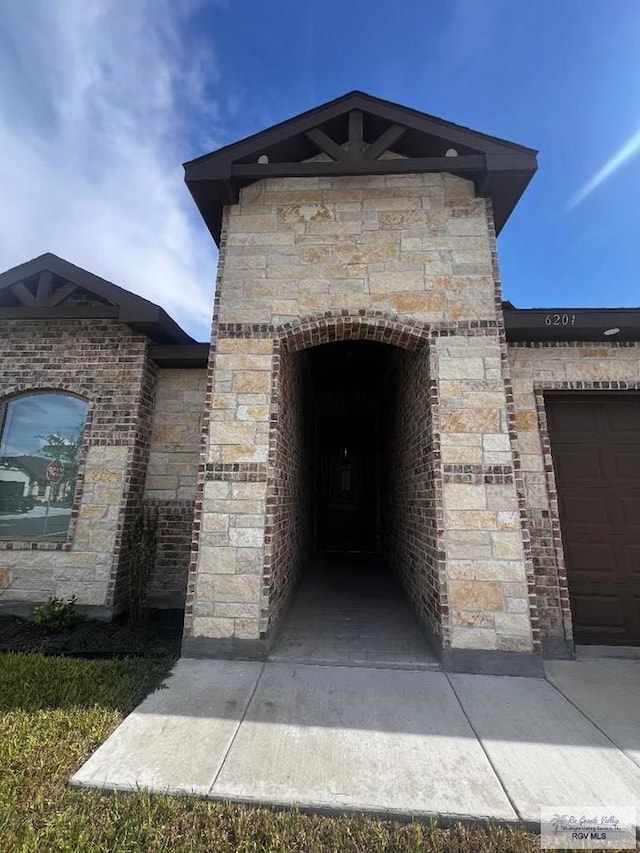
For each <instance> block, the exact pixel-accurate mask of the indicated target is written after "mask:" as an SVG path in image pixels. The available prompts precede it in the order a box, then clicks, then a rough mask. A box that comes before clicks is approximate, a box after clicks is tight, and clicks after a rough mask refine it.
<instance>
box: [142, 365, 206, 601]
mask: <svg viewBox="0 0 640 853" xmlns="http://www.w3.org/2000/svg"><path fill="white" fill-rule="evenodd" d="M206 378H207V372H206V370H205V369H204V368H202V369H193V368H190V369H179V368H171V369H160V370H158V378H157V384H156V399H155V409H154V412H153V420H152V427H151V446H150V453H149V465H148V469H147V476H146V483H145V502H146V503H148V504H150V505H152V506H154V507H156V509H157V511H158V550H157V556H156V563H155V566H154V569H153V572H152V574H151V578H150V580H149V598H150V601H151V602H152V603H153V604H157V605H160V606H163V605H169V604H171V605H176V606H181V605H183V604H184V600H185V595H186V586H187V575H188V571H189V556H190V552H191V534H192V526H193V507H194V501H195V497H196V488H197V477H198V463H199V458H200V435H201V431H202V412H203V408H204V394H205V385H206Z"/></svg>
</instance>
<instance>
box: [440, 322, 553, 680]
mask: <svg viewBox="0 0 640 853" xmlns="http://www.w3.org/2000/svg"><path fill="white" fill-rule="evenodd" d="M486 332H487V333H486V334H482V335H478V336H474V337H470V336H467V335H464V334H463V335H460V336H455V337H442V338H439V339H438V340H437V341H436V345H435V347H434V349H435V358H434V361H435V364H434V365H433V372H434V374H435V376H436V377H437V380H438V394H439V405H438V408H439V419H440V424H439V426H440V444H441V452H442V475H443V504H444V506H443V509H444V552H445V566H446V569H445V573H446V578H445V582H446V587H447V592H448V605H449V607H448V620H449V637H448V642H449V645H450V651H449V653H448V655H449V657H451V658H452V665H453V666H455V661H456V659H458V660H459V661H460V660H462V658H463V657H465V659H466V658H469V659H470V660H471V659H475V660H476V661H477V660H479V658H480V657H481V655H478V654H475V655H474V654H473V651H483V652H488V653H493V654H489V655H486V654H485V655H484V657H486V658H488V659H496V658H497V657H498V658H499V657H501V655H499V653H500V652H503V653H507V652H511V653H513V652H520V653H527V654H529V655H530V654H531V652H532V651H533V648H534V646H533V640H532V631H531V618H530V615H529V598H528V593H529V591H528V586H527V566H526V561H525V547H524V540H523V528H522V525H521V520H520V509H519V505H518V496H517V493H516V486H515V484H514V473H515V466H514V459H513V454H512V449H511V444H510V440H509V418H508V409H507V397H506V393H505V382H504V379H503V375H502V358H501V354H502V353H501V350H502V348H503V346H504V345H503V344H501V341H500V338H499V336H498V335H497V334H496V333H495V330H493V329H487V330H486ZM445 645H446V641H445ZM463 649H465V650H470V651H471V655H469V652H465V653H464V654H462V653H461V651H460V650H463ZM502 657H503V656H502ZM509 660H510V662H511V663H514V662H515V660H514V657H513V656H511V657H510V658H509ZM476 666H477V663H476ZM532 666H537V662H536V663H535V664H532ZM492 668H493V669H494V671H495V667H494V666H492ZM525 668H526V664H525Z"/></svg>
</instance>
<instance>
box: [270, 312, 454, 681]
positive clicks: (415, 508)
mask: <svg viewBox="0 0 640 853" xmlns="http://www.w3.org/2000/svg"><path fill="white" fill-rule="evenodd" d="M339 319H340V318H338V321H335V320H334V321H333V322H326V323H325V324H324V327H320V328H317V327H316V328H312V329H310V328H309V324H305V325H304V327H303V328H301V329H299V330H298V334H297V335H294V334H289V335H288V336H287V335H284V336H283V340H282V342H281V347H280V353H279V358H278V361H277V371H276V377H275V382H274V389H273V400H274V405H273V421H272V433H271V436H272V440H271V446H270V469H271V472H272V476H271V481H270V488H269V497H268V502H269V510H270V517H269V519H268V523H267V548H266V562H265V575H264V597H263V614H264V615H265V616H266V617H267V639H268V640H273V639H276V638H277V636H278V634H279V635H280V636H279V640H278V642H276V645H275V647H274V652H273V653H274V655H275V656H276V657H277V656H280V657H283V656H284V657H287V659H291V657H300V658H310V659H318V660H325V659H326V660H342V659H345V660H354V659H362V660H364V661H369V662H375V660H380V661H385V662H389V661H391V662H393V660H394V659H397V661H398V663H406V664H409V663H414V664H423V665H428V664H429V663H430V662H431V661H432V660H433V657H432V655H431V654H430V651H429V648H428V644H427V642H426V639H425V636H426V635H427V634H431V635H435V636H436V637H438V636H440V632H441V621H442V617H441V608H440V568H439V565H438V552H439V549H438V543H437V541H436V539H437V523H436V518H435V505H436V502H435V489H436V482H437V470H436V469H437V461H438V460H437V448H436V447H435V446H434V438H433V436H434V431H433V428H432V406H431V400H430V394H431V383H430V379H429V350H428V338H427V336H426V334H425V333H424V330H422V329H411V328H408V327H406V326H402V325H401V324H397V323H392V322H390V321H385V322H381V321H380V319H379V318H375V319H374V320H373V321H372V322H369V323H367V322H366V318H355V319H353V318H351V319H349V318H344V319H343V321H342V322H339ZM296 596H297V597H296ZM294 599H295V600H294ZM292 602H293V607H292Z"/></svg>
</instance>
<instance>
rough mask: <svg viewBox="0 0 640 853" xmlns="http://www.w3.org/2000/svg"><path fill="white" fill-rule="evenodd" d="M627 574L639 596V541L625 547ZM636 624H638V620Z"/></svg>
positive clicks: (639, 622)
mask: <svg viewBox="0 0 640 853" xmlns="http://www.w3.org/2000/svg"><path fill="white" fill-rule="evenodd" d="M627 575H628V578H629V582H633V583H634V586H637V589H638V596H639V597H640V542H633V543H632V544H631V545H629V546H628V548H627ZM638 624H639V625H640V620H639V621H638Z"/></svg>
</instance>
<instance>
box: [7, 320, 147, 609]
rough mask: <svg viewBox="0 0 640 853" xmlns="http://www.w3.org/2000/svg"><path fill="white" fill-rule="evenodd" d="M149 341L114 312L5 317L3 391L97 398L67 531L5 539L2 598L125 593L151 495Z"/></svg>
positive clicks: (115, 601)
mask: <svg viewBox="0 0 640 853" xmlns="http://www.w3.org/2000/svg"><path fill="white" fill-rule="evenodd" d="M147 347H148V341H147V338H146V337H144V336H142V335H138V334H135V333H134V332H132V331H131V329H129V328H128V327H127V326H124V325H121V324H118V323H115V322H111V321H102V320H76V321H71V320H59V321H56V322H55V323H49V322H44V321H28V322H27V321H17V320H14V321H12V320H6V321H2V322H0V361H1V363H2V375H1V376H0V400H2V401H4V400H6V399H8V398H10V397H11V396H13V395H17V394H22V393H31V392H35V391H39V390H42V391H44V390H46V391H61V392H65V391H66V392H70V393H73V394H77V395H78V396H80V397H82V398H83V399H85V400H86V401H87V402H88V404H89V411H88V415H87V422H86V427H85V432H84V435H83V443H82V456H81V463H80V470H79V475H78V481H77V488H76V496H75V501H74V505H73V509H72V515H71V525H70V528H69V535H68V537H67V540H66V541H62V542H55V543H54V542H43V541H33V542H31V541H24V540H11V541H7V540H0V568H2V569H3V577H4V578H5V586H6V588H5V589H4V591H3V593H2V601H4V602H11V601H28V602H37V601H42V600H44V599H46V598H47V597H48V596H49V595H58V596H63V597H67V596H70V595H76V596H77V597H78V602H79V603H80V604H81V605H94V606H98V607H107V608H113V607H116V606H118V605H119V604H120V603H121V602H122V599H123V597H124V595H125V591H126V590H125V584H123V583H122V582H121V579H122V573H123V570H124V566H123V563H122V558H123V554H122V547H121V546H122V537H123V534H125V533H126V529H127V525H128V522H129V518H130V516H131V512H130V511H131V509H132V507H133V506H134V505H135V503H137V502H138V503H139V501H140V500H141V497H142V483H143V482H144V474H145V469H146V463H147V459H146V455H147V452H148V434H147V429H146V428H145V422H146V423H147V424H148V422H149V418H150V410H151V408H152V406H153V394H154V375H155V365H153V364H151V363H150V362H149V361H148V357H147Z"/></svg>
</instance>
